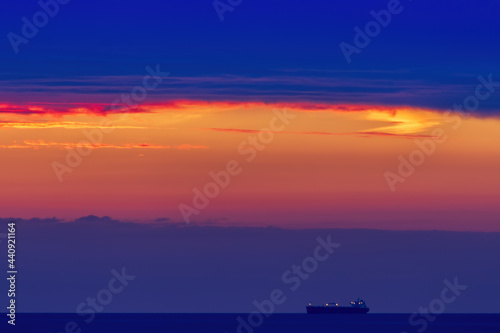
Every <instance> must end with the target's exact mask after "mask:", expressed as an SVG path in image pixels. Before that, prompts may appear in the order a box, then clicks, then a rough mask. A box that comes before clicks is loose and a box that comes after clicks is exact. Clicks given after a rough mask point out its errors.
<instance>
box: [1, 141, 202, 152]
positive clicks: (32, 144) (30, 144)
mask: <svg viewBox="0 0 500 333" xmlns="http://www.w3.org/2000/svg"><path fill="white" fill-rule="evenodd" d="M26 148H32V149H39V148H58V149H66V148H68V149H75V148H89V149H176V150H191V149H208V146H205V145H190V144H183V145H177V146H168V145H167V146H164V145H155V144H150V143H127V144H122V145H114V144H104V143H101V144H92V143H85V142H79V143H76V142H46V141H43V140H38V141H28V140H26V141H24V142H23V143H22V144H19V143H15V142H14V143H13V144H10V145H0V149H26Z"/></svg>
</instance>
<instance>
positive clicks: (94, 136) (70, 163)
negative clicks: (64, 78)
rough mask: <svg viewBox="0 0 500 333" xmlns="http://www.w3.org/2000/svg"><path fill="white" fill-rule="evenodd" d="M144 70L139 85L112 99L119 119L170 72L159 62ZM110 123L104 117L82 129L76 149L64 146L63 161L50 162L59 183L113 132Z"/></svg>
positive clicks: (124, 117)
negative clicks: (97, 125) (118, 111)
mask: <svg viewBox="0 0 500 333" xmlns="http://www.w3.org/2000/svg"><path fill="white" fill-rule="evenodd" d="M146 71H147V72H148V74H147V75H145V76H144V77H143V79H142V84H141V85H137V86H135V87H133V88H132V89H131V91H130V93H129V94H121V96H120V98H117V99H115V100H114V101H113V103H112V105H111V109H112V110H114V111H116V110H120V113H123V116H122V117H121V119H120V121H123V120H125V119H126V118H127V117H129V113H128V111H129V110H130V109H132V108H135V107H137V106H138V105H139V104H140V103H142V102H143V101H144V100H145V99H146V97H147V96H148V92H149V91H152V90H154V89H156V88H157V87H158V85H159V84H160V83H162V82H163V80H164V79H165V78H166V77H167V76H168V75H170V73H167V72H162V71H161V70H160V65H159V64H157V65H156V69H153V68H152V67H151V66H147V67H146ZM118 105H126V107H125V109H124V110H122V109H120V108H119V107H118ZM112 125H113V122H112V121H111V120H109V119H107V118H106V117H104V118H103V119H102V120H101V121H100V122H99V127H98V128H92V129H88V130H87V129H84V130H82V134H83V136H85V137H86V138H87V140H82V141H80V142H79V143H78V144H77V145H76V149H72V148H66V151H67V154H66V159H65V163H61V162H58V161H54V162H52V170H53V171H54V174H55V175H56V177H57V179H58V180H59V183H62V182H63V181H64V178H63V176H64V175H65V174H66V173H68V174H69V173H72V172H73V171H74V169H75V168H77V167H78V166H80V164H82V162H83V159H84V157H87V156H89V155H90V154H92V152H93V150H94V149H95V148H96V147H98V146H99V145H100V144H102V142H103V140H104V134H110V133H113V131H114V130H115V128H114V127H113V126H112Z"/></svg>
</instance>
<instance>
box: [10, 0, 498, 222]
mask: <svg viewBox="0 0 500 333" xmlns="http://www.w3.org/2000/svg"><path fill="white" fill-rule="evenodd" d="M4 6H5V5H4ZM45 7H46V6H45ZM49 7H50V8H49ZM49 7H46V8H49V9H48V10H49V11H50V13H52V14H53V17H49V16H47V15H45V16H46V17H48V19H47V20H46V21H45V22H44V21H39V20H41V19H40V18H39V15H37V13H39V12H40V11H41V10H42V7H41V5H40V4H38V3H36V2H35V1H22V2H19V3H16V4H9V6H8V7H7V6H5V7H4V8H2V11H3V12H6V13H9V15H7V16H6V19H5V20H4V21H3V22H2V23H1V28H2V31H4V34H5V36H6V38H4V39H3V41H2V43H1V45H0V47H1V49H2V52H1V54H0V57H1V60H2V61H1V62H0V86H1V87H2V89H0V118H1V119H0V121H1V123H0V124H1V127H2V128H1V131H0V154H1V155H2V160H3V163H2V168H3V172H2V173H1V175H0V182H1V184H2V187H3V189H4V191H2V194H1V199H2V200H1V202H2V216H5V217H21V218H36V217H38V218H47V217H57V218H61V219H67V220H70V219H75V218H78V217H81V216H86V215H91V214H94V215H98V216H104V215H106V216H112V217H114V218H118V219H128V220H134V221H139V222H140V221H142V222H145V221H152V220H154V219H156V218H169V219H171V220H174V221H186V222H189V223H206V222H207V221H214V220H217V221H220V223H223V224H225V225H253V226H268V225H274V226H280V227H329V226H330V227H352V228H358V227H370V228H382V229H403V230H405V229H411V230H413V229H440V230H474V231H499V230H500V228H499V226H498V223H496V222H497V219H496V217H497V216H498V198H499V192H498V188H499V187H498V184H499V180H500V179H499V177H498V173H497V165H498V154H497V149H496V144H495V143H497V142H498V141H499V136H498V135H499V134H498V131H497V128H498V110H499V106H500V94H498V90H499V89H500V86H499V85H498V84H497V83H496V82H497V81H498V82H500V73H499V71H498V68H499V67H498V61H497V59H498V54H499V51H500V50H499V47H498V43H496V42H495V39H496V37H497V36H496V31H498V24H499V23H498V21H497V20H496V19H495V18H496V16H497V14H498V13H499V10H500V4H499V3H498V2H497V1H483V2H480V3H477V2H473V1H458V2H457V1H454V2H443V3H439V4H436V3H433V2H430V1H425V0H422V1H413V2H401V3H398V2H391V1H350V2H347V1H344V2H340V3H337V2H336V3H331V2H330V1H320V0H317V1H312V2H310V3H308V4H303V3H302V2H297V1H287V2H286V3H284V2H280V1H252V2H242V3H241V4H240V5H237V6H235V7H232V10H227V11H224V12H221V10H220V9H218V10H219V12H218V10H216V8H215V6H214V4H213V3H212V2H210V1H206V2H202V3H200V2H197V1H196V2H192V1H183V2H182V3H175V4H172V3H164V2H161V1H152V0H150V1H141V2H140V4H139V3H138V2H135V1H128V2H123V1H120V2H113V1H110V2H106V4H101V3H100V2H95V1H86V2H85V3H82V2H77V1H70V2H68V3H66V4H59V5H58V6H57V7H56V6H54V5H53V4H52V5H51V6H49ZM96 8H98V10H96ZM388 8H389V9H390V10H391V12H389V9H388ZM384 13H385V14H384ZM387 13H389V18H387ZM391 13H392V14H391ZM219 14H221V16H219ZM384 15H386V16H384ZM23 17H24V18H25V19H23ZM221 17H222V18H223V20H222V21H221ZM376 17H377V18H378V19H379V20H382V21H381V22H382V23H383V24H382V25H380V24H378V23H377V24H378V25H376V26H375V29H376V27H377V26H378V30H373V31H371V30H369V29H373V28H370V27H371V26H373V23H374V22H375V18H376ZM33 18H35V22H41V23H38V24H39V26H38V27H37V26H34V25H32V24H33ZM37 20H38V21H37ZM26 22H28V23H26ZM370 22H372V23H370ZM370 24H372V25H370ZM30 25H31V26H30ZM356 27H357V28H356ZM367 27H368V28H367ZM358 28H359V29H360V30H359V29H358ZM33 29H34V30H33ZM366 29H368V30H366ZM357 31H362V34H363V35H364V37H362V36H361V35H360V36H361V37H360V36H357V34H358V32H357ZM367 31H368V32H367ZM367 33H368V35H366V34H367ZM16 36H17V37H16ZM370 36H371V37H370ZM26 37H28V38H26ZM367 38H368V43H367ZM342 43H343V44H342ZM341 45H344V49H343V48H342V47H341ZM345 45H350V47H351V49H355V50H356V51H349V52H350V53H349V52H348V53H345V52H346V51H345V50H346V49H345ZM351 49H348V50H351ZM343 50H344V51H343ZM148 75H149V76H148ZM152 76H154V77H152ZM479 85H481V87H479V88H477V87H478V86H479ZM476 93H477V94H479V97H480V98H479V97H476ZM460 105H461V106H460ZM456 111H459V112H461V113H456ZM275 112H281V113H283V112H287V113H288V114H292V115H293V116H290V118H289V120H290V122H289V123H288V122H287V123H286V124H283V125H284V126H281V124H278V125H276V128H275V130H271V132H273V133H268V136H267V137H264V133H262V134H260V135H261V136H260V137H259V136H258V135H259V132H260V131H261V130H263V131H264V132H266V129H267V130H269V126H270V122H271V121H272V119H273V117H275ZM450 112H455V113H456V114H455V113H453V114H450ZM436 131H437V132H436ZM252 137H253V138H254V139H255V140H257V142H256V143H254V144H252V143H251V142H252V141H251V140H252ZM89 138H90V139H89ZM261 138H264V141H265V144H262V142H261V141H262V140H261ZM92 140H93V141H92ZM429 140H431V141H429ZM247 141H248V144H249V145H248V147H247V146H245V144H244V143H243V142H247ZM259 142H260V143H259ZM425 142H427V145H426V144H425ZM240 145H243V146H240ZM422 146H423V147H427V150H425V149H424V150H422V148H420V147H422ZM245 147H246V148H245ZM251 150H256V152H257V153H258V154H256V156H254V158H252V159H251V161H248V159H250V157H251V155H250V154H252V152H251ZM245 152H246V154H247V155H245ZM422 153H424V154H425V156H423V157H422ZM412 154H413V155H412ZM412 156H413V159H411V158H410V157H412ZM419 158H420V159H419ZM409 160H412V161H413V162H415V163H413V162H411V163H412V164H413V166H415V165H417V166H416V167H415V168H414V169H415V170H412V169H413V166H407V169H408V170H406V169H405V168H404V166H403V167H401V168H402V169H399V168H400V165H401V164H406V163H407V162H408V161H409ZM68 161H69V162H68ZM229 161H237V163H238V165H239V166H240V167H241V169H242V171H241V172H240V173H238V175H231V180H230V185H229V186H227V187H225V188H219V190H218V193H217V195H216V197H215V198H208V199H209V200H208V201H209V203H208V204H207V205H206V206H207V207H203V209H199V208H200V207H202V206H204V205H203V204H201V205H199V207H198V208H196V207H195V206H194V204H193V199H194V198H195V196H196V191H195V190H196V189H199V190H200V191H201V192H203V191H204V187H205V185H206V184H209V183H210V182H212V178H211V177H210V176H209V174H210V172H214V173H217V172H219V171H220V170H224V168H225V167H226V166H227V163H228V162H229ZM404 161H407V162H404ZM403 169H404V170H406V171H408V172H406V173H405V172H404V170H403ZM238 170H239V169H238ZM399 170H403V172H400V171H399ZM408 173H411V175H410V174H408ZM214 191H217V190H214ZM202 201H204V200H202ZM205 201H206V200H205ZM180 207H183V208H180ZM222 221H225V222H222Z"/></svg>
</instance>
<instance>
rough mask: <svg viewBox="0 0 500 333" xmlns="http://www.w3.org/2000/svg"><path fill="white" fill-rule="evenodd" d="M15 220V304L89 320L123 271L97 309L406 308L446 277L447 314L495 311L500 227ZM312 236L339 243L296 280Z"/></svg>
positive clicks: (435, 291) (432, 295) (421, 303)
mask: <svg viewBox="0 0 500 333" xmlns="http://www.w3.org/2000/svg"><path fill="white" fill-rule="evenodd" d="M16 221H17V223H16V224H17V234H18V236H17V240H18V242H17V243H18V244H23V246H21V245H19V246H18V253H17V255H18V263H19V267H20V268H19V274H18V276H17V277H18V281H17V284H18V290H19V293H18V295H17V297H16V299H17V304H18V311H19V312H42V313H50V312H54V313H61V312H63V313H72V314H77V316H76V319H77V322H78V324H79V325H82V326H85V327H87V325H86V324H85V320H87V319H89V316H90V314H89V311H90V309H91V308H92V307H91V306H89V305H85V304H89V303H87V298H97V295H100V296H99V299H101V297H102V295H101V293H102V292H101V290H106V289H108V288H109V285H108V283H109V282H110V280H111V279H113V277H114V276H115V275H114V274H113V273H112V271H113V270H115V271H117V272H119V273H120V275H121V273H122V272H123V271H122V270H124V273H125V275H126V276H127V277H128V280H127V285H126V286H125V287H124V288H123V289H122V290H121V292H118V293H115V294H114V295H113V298H112V300H111V301H110V302H109V303H108V302H104V303H106V304H104V306H103V308H102V309H101V310H102V312H127V313H131V312H140V313H144V312H154V313H162V312H168V313H191V312H198V313H221V312H223V313H250V312H251V311H256V307H255V305H254V301H257V302H263V301H264V300H268V299H269V298H270V293H271V291H273V290H275V289H279V290H281V291H283V294H284V296H285V297H286V301H284V302H283V303H282V304H279V305H278V306H276V312H278V313H305V306H306V304H307V303H308V302H312V303H313V304H324V303H326V302H332V301H335V302H338V303H340V304H342V305H347V304H349V302H350V301H352V300H354V299H356V298H357V297H361V298H363V299H364V300H365V301H366V303H367V305H368V306H369V307H370V312H373V313H408V314H410V313H414V312H415V313H418V312H419V309H420V308H421V307H422V308H429V304H430V303H431V302H433V300H435V299H440V297H441V292H442V290H443V289H444V288H446V287H447V285H446V283H445V280H448V281H449V282H450V283H452V284H455V280H456V284H458V285H460V286H465V290H461V291H460V290H458V293H459V296H457V298H456V299H455V300H454V301H453V302H450V303H447V304H446V307H445V309H444V311H445V312H446V313H495V312H498V311H497V309H498V305H497V300H498V297H499V296H500V295H499V289H498V288H497V286H498V276H499V274H500V271H499V269H500V267H499V265H498V264H496V263H498V260H499V253H500V251H499V250H500V248H499V246H500V245H499V244H500V241H499V240H500V239H499V238H500V234H499V233H478V232H449V231H411V232H409V231H390V230H368V229H357V230H354V229H293V230H291V229H280V228H260V227H259V228H255V227H215V226H186V225H185V224H179V225H175V224H172V223H168V221H157V222H155V223H151V224H148V225H141V224H138V223H125V222H123V221H117V220H113V219H111V218H105V217H103V218H98V217H96V216H87V217H82V218H79V219H77V220H76V221H71V222H69V223H68V222H58V221H56V220H53V219H48V220H40V219H38V220H16ZM5 222H8V220H6V219H3V220H1V221H0V223H1V224H2V225H4V223H5ZM318 238H321V239H322V240H323V241H324V242H325V243H329V241H331V242H332V243H333V244H335V247H334V248H333V250H332V251H333V252H332V253H331V254H330V256H329V257H327V258H326V259H325V260H324V261H321V262H318V264H317V267H316V269H309V272H310V273H306V271H305V270H302V271H301V273H302V274H304V273H305V274H307V275H302V276H303V277H304V279H302V278H299V276H300V275H299V274H300V273H293V271H292V269H293V266H300V265H302V264H303V263H304V261H306V262H308V260H309V261H310V259H307V258H311V257H313V256H314V253H315V249H316V247H317V246H318V244H320V243H319V242H318V240H317V239H318ZM0 240H1V239H0ZM0 245H2V243H0ZM33 248H36V249H37V250H36V251H33ZM318 253H319V254H320V255H321V256H322V257H324V256H325V255H327V254H328V252H326V250H321V251H319V252H318ZM21 263H22V265H21ZM307 265H309V264H307ZM307 267H311V268H314V266H307ZM117 285H118V286H119V284H117V283H115V285H114V287H115V288H117ZM0 287H1V288H2V289H5V290H6V288H7V287H8V286H7V281H6V280H5V281H2V282H1V283H0ZM461 288H462V289H463V288H464V287H461ZM447 296H449V295H447ZM4 297H6V295H4V296H2V299H5V298H4ZM103 299H105V298H103ZM82 303H84V306H82V307H81V308H80V309H79V310H78V307H79V306H80V304H82ZM98 304H99V303H98ZM94 312H96V313H97V316H99V312H98V311H94ZM19 320H20V322H19V323H20V324H22V322H23V320H22V318H20V319H19ZM231 322H234V323H237V322H236V316H235V318H234V321H233V320H232V319H231ZM430 325H432V323H430ZM235 326H236V325H235ZM408 328H409V329H411V331H413V330H414V327H412V326H410V325H408ZM61 329H62V328H61ZM82 329H83V328H82ZM88 329H89V330H92V329H93V328H92V327H91V326H88ZM231 330H236V327H235V328H232V329H231ZM228 331H229V330H228ZM408 331H410V330H408Z"/></svg>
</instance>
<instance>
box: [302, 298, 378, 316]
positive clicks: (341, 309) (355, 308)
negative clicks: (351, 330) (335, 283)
mask: <svg viewBox="0 0 500 333" xmlns="http://www.w3.org/2000/svg"><path fill="white" fill-rule="evenodd" d="M306 309H307V313H309V314H324V313H334V314H365V313H368V311H370V308H368V307H367V306H366V303H365V302H364V301H363V300H362V299H359V298H358V299H357V300H356V301H352V302H351V305H350V306H339V303H336V302H331V303H326V304H325V305H312V304H311V303H309V305H308V306H307V307H306Z"/></svg>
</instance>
